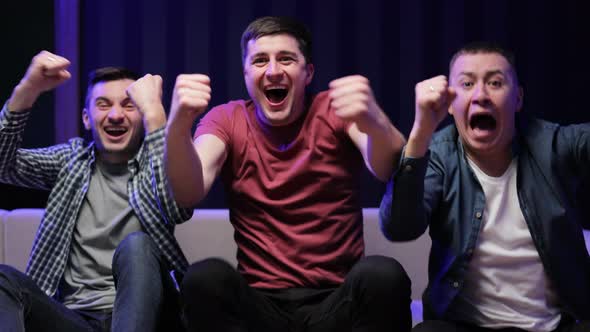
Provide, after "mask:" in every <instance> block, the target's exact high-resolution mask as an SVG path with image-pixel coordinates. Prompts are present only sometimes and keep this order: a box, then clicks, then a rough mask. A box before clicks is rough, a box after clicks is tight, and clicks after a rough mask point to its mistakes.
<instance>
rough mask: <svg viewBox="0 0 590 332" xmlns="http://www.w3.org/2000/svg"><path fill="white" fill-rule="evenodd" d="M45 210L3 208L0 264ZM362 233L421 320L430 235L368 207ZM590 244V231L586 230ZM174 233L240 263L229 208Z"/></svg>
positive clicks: (22, 250) (23, 251)
mask: <svg viewBox="0 0 590 332" xmlns="http://www.w3.org/2000/svg"><path fill="white" fill-rule="evenodd" d="M42 214H43V210H42V209H17V210H12V211H4V210H0V220H1V221H2V222H0V263H4V264H8V265H12V266H14V267H16V268H18V269H19V270H22V271H24V269H25V267H26V263H27V259H28V256H29V253H30V250H31V245H32V243H33V239H34V237H35V232H36V230H37V227H38V226H39V221H40V220H41V216H42ZM363 215H364V223H365V225H364V234H365V246H366V254H367V255H373V254H381V255H385V256H391V257H394V258H395V259H397V260H398V261H399V262H400V263H401V264H402V265H403V266H404V268H405V269H406V272H407V273H408V275H409V276H410V279H411V280H412V299H413V302H412V316H413V321H414V324H417V323H418V322H420V321H422V303H421V301H420V299H421V296H422V292H423V291H424V288H425V287H426V284H427V281H428V274H427V259H428V252H429V251H430V238H429V237H428V235H426V234H424V235H422V236H421V237H420V238H419V239H417V240H415V241H411V242H405V243H392V242H389V241H387V240H386V239H385V238H384V237H383V236H382V235H381V233H380V230H379V219H378V209H376V208H365V209H363ZM584 236H585V237H586V246H587V247H588V248H590V232H584ZM176 237H177V238H178V241H179V243H180V245H181V247H182V249H183V251H184V254H185V255H186V257H187V259H188V260H189V262H195V261H197V260H200V259H204V258H207V257H221V258H223V259H225V260H227V261H229V262H230V263H232V264H234V265H235V264H236V257H235V256H236V244H235V242H234V240H233V228H232V226H231V224H230V222H229V212H228V210H223V209H222V210H208V209H204V210H195V212H194V214H193V216H192V218H191V220H189V221H187V222H185V223H183V224H181V225H178V226H177V227H176Z"/></svg>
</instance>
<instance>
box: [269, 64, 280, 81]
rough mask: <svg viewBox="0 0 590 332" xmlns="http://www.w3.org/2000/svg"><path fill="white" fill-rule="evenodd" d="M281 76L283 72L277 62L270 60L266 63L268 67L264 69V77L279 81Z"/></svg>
mask: <svg viewBox="0 0 590 332" xmlns="http://www.w3.org/2000/svg"><path fill="white" fill-rule="evenodd" d="M282 74H283V70H282V68H281V65H280V64H279V63H278V62H277V61H274V60H272V61H270V62H269V63H268V67H267V68H266V77H267V78H268V79H269V80H277V79H278V80H280V79H281V75H282Z"/></svg>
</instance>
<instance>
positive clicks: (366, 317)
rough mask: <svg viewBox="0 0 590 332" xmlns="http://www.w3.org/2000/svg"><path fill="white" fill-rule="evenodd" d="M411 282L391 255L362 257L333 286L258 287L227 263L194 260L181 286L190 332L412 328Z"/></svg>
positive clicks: (381, 331) (385, 331)
mask: <svg viewBox="0 0 590 332" xmlns="http://www.w3.org/2000/svg"><path fill="white" fill-rule="evenodd" d="M410 286H411V283H410V279H409V277H408V275H407V274H406V272H405V271H404V269H403V267H402V266H401V265H400V264H399V263H398V262H397V261H396V260H394V259H393V258H387V257H382V256H370V257H365V258H363V259H361V260H360V261H359V262H358V263H357V264H356V265H355V266H354V267H353V268H352V270H351V271H350V272H349V273H348V275H347V277H346V280H345V281H344V283H343V284H342V285H341V286H340V287H337V288H331V289H308V288H293V289H282V290H261V289H254V288H252V287H250V286H248V285H247V283H246V281H245V279H244V278H243V277H242V276H241V275H240V274H239V273H238V272H237V271H236V270H235V269H234V268H233V267H232V266H230V265H229V264H228V263H226V262H224V261H222V260H220V259H206V260H203V261H200V262H197V263H195V264H193V265H191V266H190V267H189V269H188V272H187V274H186V275H185V277H184V280H183V282H182V286H181V302H182V305H183V314H184V319H185V323H186V325H187V327H188V330H189V331H199V332H206V331H225V332H238V331H240V332H243V331H250V332H266V331H268V332H277V331H279V332H289V331H297V332H299V331H318V332H319V331H322V332H329V331H338V332H342V331H355V332H361V331H363V332H364V331H367V332H369V331H371V332H373V331H374V332H388V331H399V332H405V331H410V329H411V326H412V316H411V311H410V302H411V297H410V293H411V287H410Z"/></svg>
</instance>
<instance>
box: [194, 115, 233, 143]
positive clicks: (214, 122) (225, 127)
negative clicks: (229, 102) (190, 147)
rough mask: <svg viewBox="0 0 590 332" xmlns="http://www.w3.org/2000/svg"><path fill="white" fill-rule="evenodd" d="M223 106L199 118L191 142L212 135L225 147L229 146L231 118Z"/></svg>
mask: <svg viewBox="0 0 590 332" xmlns="http://www.w3.org/2000/svg"><path fill="white" fill-rule="evenodd" d="M224 106H225V105H221V106H217V107H214V108H213V109H211V110H210V111H209V112H208V113H207V114H205V116H203V117H202V118H201V120H200V121H199V123H198V124H197V129H196V130H195V134H194V135H193V140H195V139H197V137H199V136H201V135H205V134H212V135H215V136H216V137H217V138H219V139H220V140H221V141H223V143H225V144H226V145H229V144H230V132H231V125H232V124H231V118H230V114H229V112H228V108H227V107H224Z"/></svg>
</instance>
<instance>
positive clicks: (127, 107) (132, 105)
mask: <svg viewBox="0 0 590 332" xmlns="http://www.w3.org/2000/svg"><path fill="white" fill-rule="evenodd" d="M123 107H125V109H127V110H130V111H132V110H134V109H135V104H134V103H127V104H125V105H123Z"/></svg>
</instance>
